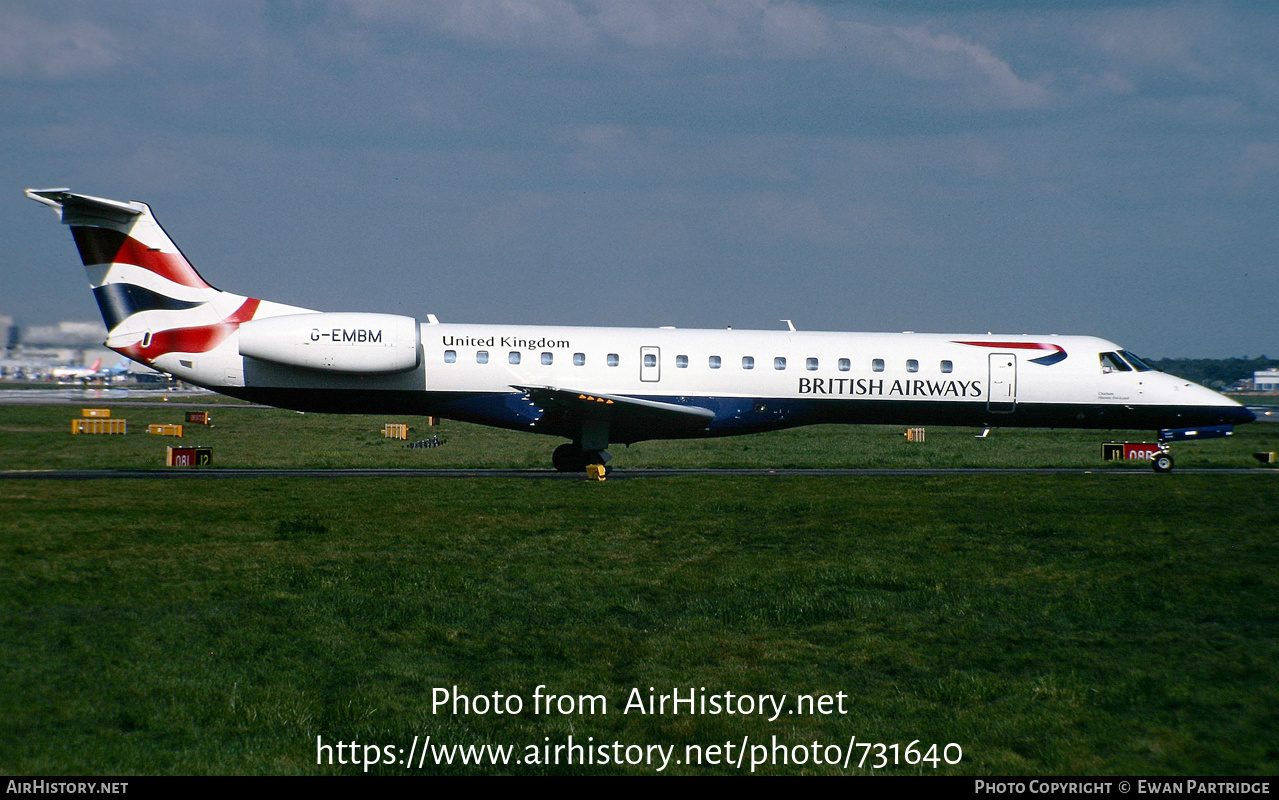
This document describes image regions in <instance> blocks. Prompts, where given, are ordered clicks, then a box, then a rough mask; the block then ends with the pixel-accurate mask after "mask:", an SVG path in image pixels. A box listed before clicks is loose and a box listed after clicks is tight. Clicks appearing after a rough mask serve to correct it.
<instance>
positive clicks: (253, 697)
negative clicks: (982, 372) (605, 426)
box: [0, 407, 1279, 775]
mask: <svg viewBox="0 0 1279 800" xmlns="http://www.w3.org/2000/svg"><path fill="white" fill-rule="evenodd" d="M75 411H76V409H66V408H53V409H50V408H47V407H46V408H14V407H0V441H2V442H3V448H2V451H0V468H4V469H14V468H23V469H32V468H41V467H49V466H55V465H56V466H75V467H82V466H129V467H133V466H157V467H158V466H159V461H160V460H162V457H163V456H162V454H163V447H164V444H166V443H168V442H166V441H165V440H162V439H160V438H159V437H150V436H146V435H143V434H130V435H128V436H125V437H88V436H76V437H72V436H70V435H69V434H68V433H66V432H65V430H66V428H67V425H68V423H67V422H66V420H68V419H70V417H71V416H74V412H75ZM147 412H149V409H132V408H131V409H128V410H127V412H125V411H123V410H121V412H120V413H121V414H124V413H127V414H128V415H129V417H130V420H131V422H130V425H131V426H133V425H134V423H133V421H132V420H133V419H134V418H136V419H138V423H139V424H138V426H139V427H141V426H142V425H145V423H147V422H174V421H180V420H181V415H180V413H174V412H173V410H171V409H163V410H160V411H158V412H156V413H155V415H154V417H152V415H150V414H149V413H147ZM165 415H167V416H165ZM247 420H252V424H249V423H248V422H246V421H247ZM214 421H215V424H216V427H215V428H214V429H213V430H212V431H203V432H202V434H201V436H200V437H198V439H197V438H194V437H190V436H188V437H187V438H185V439H183V440H182V441H183V442H184V443H197V441H199V442H200V443H208V442H209V441H212V442H213V446H214V448H215V450H214V452H215V459H216V463H218V464H219V465H222V466H280V465H290V466H292V465H297V466H314V465H317V464H320V465H326V464H327V465H334V466H347V465H352V466H424V465H440V466H455V465H463V466H476V465H480V466H483V465H495V466H496V465H500V466H544V465H545V463H546V460H545V459H546V455H547V453H548V452H549V449H550V447H551V446H553V445H554V444H555V443H556V442H555V440H552V439H543V438H541V437H521V436H517V435H510V436H508V435H506V434H502V433H501V432H491V431H487V430H483V429H476V428H472V427H470V426H458V425H453V424H451V423H446V424H445V425H444V426H443V427H442V428H441V429H439V430H440V435H441V438H443V439H445V440H446V445H445V446H443V447H439V448H434V449H430V450H408V449H406V448H404V447H403V444H402V443H392V442H389V441H386V440H383V439H381V437H380V435H379V434H378V433H377V431H378V429H379V428H380V426H381V423H382V422H383V421H402V420H390V419H387V420H380V419H372V418H359V417H319V416H311V415H305V416H304V415H296V414H287V413H285V412H275V411H255V410H231V409H227V410H225V411H219V410H216V409H215V411H214ZM407 421H409V422H410V423H411V424H414V421H412V420H407ZM418 424H420V423H417V424H414V428H413V430H412V431H411V432H410V439H413V438H420V437H425V436H428V435H430V434H431V433H434V432H435V431H434V430H431V431H428V430H426V429H425V428H421V427H417V425H418ZM51 425H54V426H56V427H50V426H51ZM972 434H973V432H972V431H971V430H949V431H947V430H945V429H929V440H928V442H926V443H924V444H923V445H916V444H914V443H908V442H905V440H904V438H903V437H901V431H900V430H890V429H880V428H858V429H804V430H800V431H793V432H786V433H782V434H774V435H769V436H760V437H747V438H743V439H730V440H723V441H721V442H688V443H661V444H659V443H653V444H652V445H651V446H650V445H638V446H636V447H633V448H630V449H629V450H626V449H620V450H619V451H618V453H617V457H618V461H619V462H622V463H623V464H624V465H625V466H686V465H692V464H696V463H715V464H721V465H726V466H756V465H760V464H768V465H776V466H788V465H830V466H861V465H865V466H884V465H888V466H895V465H906V466H910V465H921V466H933V465H936V464H938V463H941V464H964V465H968V464H976V465H983V464H988V463H989V464H1005V463H1007V464H1011V465H1022V464H1028V465H1036V464H1039V463H1047V464H1049V465H1058V464H1062V463H1066V464H1072V463H1073V464H1079V465H1084V466H1089V467H1092V466H1097V467H1098V468H1099V469H1098V471H1097V472H1096V473H1095V474H1090V475H1084V474H1081V475H1013V476H993V475H992V476H941V477H911V478H816V477H786V478H778V477H771V478H764V477H761V478H741V477H723V478H720V477H709V478H708V477H678V478H661V479H639V480H628V481H610V482H606V483H604V484H593V483H588V482H586V481H582V482H560V481H555V482H546V481H527V480H484V479H474V480H472V479H459V480H445V479H417V480H410V479H354V478H333V479H325V480H298V479H254V480H237V481H216V482H211V481H202V480H192V481H187V480H181V479H176V480H164V481H147V480H127V481H126V480H94V481H85V482H48V481H36V480H5V481H0V509H3V513H2V514H0V563H3V564H4V567H5V568H4V570H2V571H0V631H2V633H0V663H2V664H3V666H4V668H3V670H0V771H3V772H5V773H8V774H37V773H39V774H103V773H110V774H130V773H144V774H149V773H184V774H186V773H252V774H265V773H271V774H274V773H298V774H317V773H334V772H340V773H351V772H359V771H361V767H358V766H349V765H348V766H341V765H336V764H335V765H333V766H328V765H327V764H326V765H317V764H316V755H317V748H316V737H317V736H318V737H323V742H324V743H327V744H331V745H335V744H337V743H339V742H348V743H349V742H357V743H358V744H360V745H361V746H364V745H370V746H371V745H378V746H383V747H385V746H393V747H402V748H403V749H404V751H405V752H406V754H407V751H408V750H409V748H410V746H411V743H412V741H413V739H414V737H415V736H416V737H419V739H422V738H424V737H426V736H431V737H432V742H433V743H436V744H461V745H483V744H491V745H513V746H515V747H516V750H515V753H514V755H515V756H516V757H521V756H526V755H527V751H526V749H525V748H526V746H527V745H536V746H539V747H540V746H543V745H548V744H549V745H552V746H553V745H556V744H563V743H565V742H566V741H567V739H568V737H569V736H573V737H575V738H574V740H575V741H577V742H579V743H581V742H584V741H585V740H586V739H587V737H593V741H594V743H596V744H598V743H601V742H604V743H612V742H614V741H617V742H620V743H621V744H622V745H623V746H626V745H662V746H673V747H674V748H675V758H676V759H682V758H683V757H684V756H685V747H686V746H689V745H694V746H702V747H706V746H710V745H721V746H722V745H723V744H724V743H725V742H734V743H738V744H740V743H741V742H743V740H745V741H747V742H748V743H749V744H750V745H752V746H753V745H756V744H760V745H770V744H771V743H772V737H774V736H776V737H777V740H778V742H780V743H782V744H783V745H787V746H805V747H806V748H807V749H805V750H803V752H804V753H806V754H808V755H807V756H806V758H807V759H808V760H807V762H806V763H804V764H795V763H780V759H779V757H778V755H777V753H775V752H773V753H771V755H772V756H773V758H772V759H771V761H772V763H768V764H765V765H761V766H760V767H759V768H758V771H760V772H765V773H770V774H774V773H797V772H810V773H843V772H853V773H868V772H871V771H873V770H871V769H870V764H871V763H873V762H874V760H875V756H874V753H872V755H871V758H870V759H868V761H867V763H866V766H864V767H863V768H861V769H857V768H856V766H855V765H856V763H857V761H858V759H859V758H860V757H861V754H862V750H861V749H860V748H856V749H855V755H854V757H853V764H854V767H852V768H849V769H847V770H845V769H844V768H843V767H842V765H837V766H831V765H825V764H814V763H812V760H811V752H812V747H811V745H812V743H813V742H818V743H819V745H820V746H821V748H823V749H822V752H823V753H824V754H828V753H829V752H831V751H828V750H825V749H824V748H826V747H828V746H831V745H838V746H840V747H841V748H847V744H848V741H849V738H850V737H854V736H855V737H856V741H857V742H882V743H885V744H893V743H897V744H899V745H900V747H901V748H904V747H905V746H906V745H907V744H909V743H911V742H912V741H914V740H919V741H920V742H921V745H920V746H919V749H920V750H925V749H926V748H927V746H928V745H929V744H931V743H937V744H939V745H945V744H947V743H952V742H953V743H956V744H958V745H959V746H960V747H962V750H963V758H962V760H961V761H960V762H959V763H958V764H956V765H947V764H945V763H944V762H942V763H941V764H940V765H939V766H937V767H934V766H933V765H932V764H924V765H914V766H906V765H899V766H891V765H890V766H888V767H886V768H884V769H882V770H877V771H882V772H889V773H903V772H904V773H914V772H925V773H932V772H936V773H939V774H1010V773H1011V774H1035V773H1038V774H1072V773H1073V774H1079V773H1083V774H1272V775H1273V774H1275V772H1276V771H1277V769H1279V747H1277V746H1276V745H1275V742H1276V741H1279V736H1277V734H1279V731H1277V730H1276V728H1277V727H1279V688H1277V687H1279V666H1276V665H1277V664H1279V658H1277V656H1279V645H1277V641H1279V639H1277V637H1276V631H1277V630H1279V591H1277V590H1276V583H1277V582H1276V576H1277V574H1279V573H1277V571H1276V567H1277V566H1279V563H1277V562H1279V547H1277V546H1276V541H1275V540H1276V533H1277V532H1279V479H1277V478H1276V475H1275V474H1274V471H1273V470H1265V469H1263V468H1261V467H1259V466H1257V469H1256V471H1255V474H1252V475H1226V474H1222V475H1212V474H1193V475H1190V474H1176V473H1174V474H1172V475H1164V476H1159V475H1154V474H1153V473H1152V472H1151V471H1150V470H1149V469H1148V468H1139V467H1133V466H1124V467H1119V468H1117V469H1119V470H1120V471H1121V472H1122V473H1123V474H1115V472H1114V471H1113V470H1109V471H1108V470H1103V469H1101V467H1102V466H1103V465H1102V462H1100V454H1099V450H1100V448H1099V447H1098V446H1097V443H1098V442H1100V441H1103V440H1105V439H1106V438H1109V437H1108V436H1106V434H1104V433H1098V432H1091V433H1084V434H1079V433H1072V432H1056V433H1051V432H1022V433H1018V432H1011V431H997V432H996V433H994V434H992V436H991V438H990V439H987V440H975V439H973V438H972ZM206 436H207V437H209V438H208V439H206ZM212 437H218V438H216V439H213V438H212ZM1267 437H1269V438H1267ZM1118 438H1120V439H1122V438H1124V437H1123V436H1122V435H1121V436H1119V437H1118ZM1132 438H1137V437H1136V436H1133V437H1132ZM1274 442H1275V438H1274V435H1273V434H1270V433H1269V426H1263V425H1253V426H1245V427H1243V428H1240V429H1239V436H1238V437H1236V438H1235V439H1233V440H1224V441H1222V440H1218V441H1217V442H1203V443H1196V444H1194V445H1188V446H1185V447H1181V448H1179V449H1178V450H1177V455H1178V461H1179V466H1191V465H1193V464H1194V463H1195V461H1194V459H1201V460H1202V463H1203V464H1204V465H1207V466H1239V467H1245V466H1249V465H1253V466H1256V462H1255V461H1252V459H1251V457H1250V455H1249V454H1250V453H1251V452H1252V451H1253V450H1254V449H1263V448H1265V449H1274V448H1275V444H1274ZM1267 445H1268V447H1267ZM984 459H985V460H984ZM455 685H456V686H457V687H458V690H459V691H461V692H465V693H468V694H474V695H479V694H483V695H488V696H490V697H491V696H492V694H493V693H494V692H501V693H504V694H510V695H516V696H519V697H520V698H521V699H522V700H523V703H524V710H523V713H520V714H511V715H506V714H503V715H496V714H492V713H489V714H485V715H478V714H469V715H468V714H453V713H450V709H448V708H442V709H436V708H434V707H433V705H432V699H433V697H434V692H435V690H436V689H439V688H449V687H453V686H455ZM539 685H545V686H546V687H547V689H546V690H544V691H550V692H553V693H556V694H568V695H574V696H577V695H602V696H603V697H604V698H605V699H606V701H607V703H608V713H606V714H605V713H593V714H591V713H570V714H559V713H553V714H546V713H533V711H532V697H533V694H534V691H535V689H536V687H537V686H539ZM649 687H653V689H654V690H655V693H658V694H661V693H668V692H669V691H670V690H671V689H673V688H678V689H680V690H681V691H682V692H687V691H688V690H689V689H690V687H697V688H700V687H705V689H706V691H707V692H708V693H711V694H723V693H724V692H729V691H731V692H733V693H747V694H756V695H757V694H773V695H786V697H787V698H788V701H790V702H791V703H793V702H794V699H795V698H796V697H797V696H799V695H835V694H836V693H838V692H843V693H845V695H846V697H845V704H846V711H845V713H832V714H821V713H804V714H786V713H783V714H782V715H781V716H779V718H778V719H777V720H776V721H773V722H770V721H769V720H768V719H767V715H764V716H761V715H759V714H751V715H725V714H720V715H688V714H678V715H677V714H672V713H666V714H654V715H644V714H638V713H633V712H632V713H627V714H623V713H622V710H623V708H624V707H625V705H626V702H627V699H628V696H629V694H630V692H631V691H632V690H633V689H638V690H639V691H640V693H641V694H642V695H644V696H647V694H648V692H649ZM788 708H789V709H793V705H791V706H789V707H788ZM419 746H420V745H419ZM898 752H899V753H904V750H901V749H900V748H899V750H898ZM951 753H952V754H953V753H954V751H953V750H952V751H951ZM788 754H789V756H790V757H793V756H794V755H795V751H793V750H792V751H788ZM889 758H890V759H891V751H890V752H889ZM392 760H394V759H392ZM748 770H749V757H748V759H747V762H746V766H744V767H743V768H742V770H741V771H748ZM371 771H376V772H391V773H397V774H403V773H405V772H411V773H413V774H416V773H429V772H452V773H472V772H479V773H492V772H503V773H525V772H536V773H541V772H571V773H581V772H603V773H617V772H628V773H641V774H644V773H651V772H653V771H655V768H654V767H652V766H648V765H633V766H630V765H624V766H620V767H618V766H614V765H611V764H610V765H598V764H597V765H595V766H585V767H583V766H571V767H568V766H564V765H562V764H561V765H560V766H554V765H551V766H546V765H542V764H529V763H521V764H515V763H511V764H507V765H505V766H501V767H493V766H488V765H486V766H483V767H475V766H462V765H460V764H454V765H452V766H440V765H434V764H433V763H432V761H431V760H430V759H428V760H427V761H426V766H425V767H423V768H421V769H418V768H416V765H415V768H414V769H413V770H406V769H405V768H404V767H403V766H400V765H398V764H380V765H378V766H376V767H374V768H373V769H372V770H371ZM737 771H739V770H738V769H737V768H736V767H733V766H728V765H724V764H719V765H690V764H687V763H681V764H675V763H672V764H671V765H670V766H668V768H667V769H666V770H665V772H668V773H669V772H674V773H733V772H737Z"/></svg>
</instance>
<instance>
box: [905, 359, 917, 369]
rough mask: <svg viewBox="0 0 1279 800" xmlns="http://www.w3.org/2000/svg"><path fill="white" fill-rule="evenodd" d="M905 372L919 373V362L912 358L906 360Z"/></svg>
mask: <svg viewBox="0 0 1279 800" xmlns="http://www.w3.org/2000/svg"><path fill="white" fill-rule="evenodd" d="M906 371H907V372H919V362H918V361H917V360H915V359H913V358H908V359H906Z"/></svg>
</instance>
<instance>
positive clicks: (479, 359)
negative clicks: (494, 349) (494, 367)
mask: <svg viewBox="0 0 1279 800" xmlns="http://www.w3.org/2000/svg"><path fill="white" fill-rule="evenodd" d="M475 363H476V364H487V363H489V351H487V350H477V351H476V353H475Z"/></svg>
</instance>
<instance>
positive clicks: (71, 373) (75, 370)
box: [53, 358, 102, 381]
mask: <svg viewBox="0 0 1279 800" xmlns="http://www.w3.org/2000/svg"><path fill="white" fill-rule="evenodd" d="M101 366H102V359H100V358H99V359H98V360H96V361H94V362H93V364H91V365H90V366H87V367H54V368H53V377H54V378H55V379H56V380H58V381H87V380H89V379H90V378H93V377H96V376H97V375H98V369H99V367H101Z"/></svg>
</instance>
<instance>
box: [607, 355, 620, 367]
mask: <svg viewBox="0 0 1279 800" xmlns="http://www.w3.org/2000/svg"><path fill="white" fill-rule="evenodd" d="M605 361H606V362H607V363H608V365H609V366H610V367H616V366H617V363H618V359H617V353H609V354H608V358H607V359H605Z"/></svg>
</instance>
